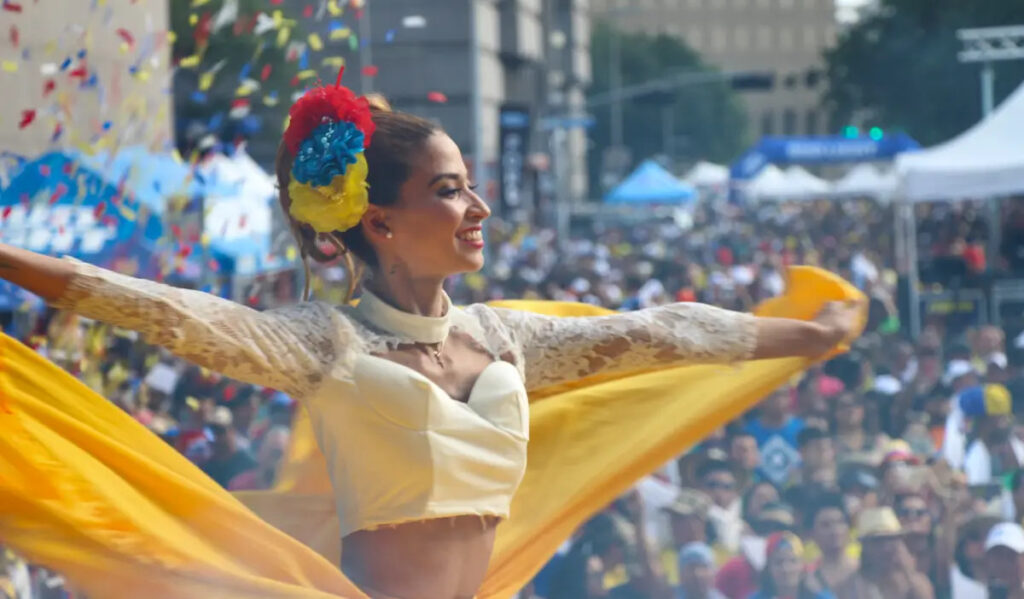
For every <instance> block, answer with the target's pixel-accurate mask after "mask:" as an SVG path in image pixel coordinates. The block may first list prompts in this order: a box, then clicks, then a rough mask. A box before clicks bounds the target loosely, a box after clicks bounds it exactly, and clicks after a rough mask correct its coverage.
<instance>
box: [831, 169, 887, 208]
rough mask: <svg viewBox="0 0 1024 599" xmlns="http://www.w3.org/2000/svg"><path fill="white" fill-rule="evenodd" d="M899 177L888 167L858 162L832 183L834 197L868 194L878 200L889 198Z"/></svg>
mask: <svg viewBox="0 0 1024 599" xmlns="http://www.w3.org/2000/svg"><path fill="white" fill-rule="evenodd" d="M897 185H899V179H898V178H897V176H896V173H895V172H893V171H892V170H890V169H886V170H883V169H880V168H878V167H876V166H875V165H873V164H867V163H863V164H858V165H856V166H854V167H853V168H851V169H850V170H849V171H848V172H847V173H846V174H845V175H843V178H841V179H839V180H838V181H836V182H835V183H833V184H832V196H834V197H859V196H870V197H874V198H878V199H880V200H885V199H889V198H891V197H892V196H893V194H895V193H896V187H897Z"/></svg>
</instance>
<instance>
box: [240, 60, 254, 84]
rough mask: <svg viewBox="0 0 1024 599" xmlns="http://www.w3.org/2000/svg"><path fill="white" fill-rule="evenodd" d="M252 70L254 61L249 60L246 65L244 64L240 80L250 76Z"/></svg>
mask: <svg viewBox="0 0 1024 599" xmlns="http://www.w3.org/2000/svg"><path fill="white" fill-rule="evenodd" d="M251 70H252V63H250V62H247V63H245V64H244V65H242V70H241V71H240V72H239V73H238V80H239V81H245V79H246V78H247V77H248V76H249V71H251Z"/></svg>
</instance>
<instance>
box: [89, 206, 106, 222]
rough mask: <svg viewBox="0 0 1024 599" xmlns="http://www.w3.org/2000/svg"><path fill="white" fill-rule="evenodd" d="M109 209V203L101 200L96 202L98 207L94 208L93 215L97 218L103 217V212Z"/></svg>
mask: <svg viewBox="0 0 1024 599" xmlns="http://www.w3.org/2000/svg"><path fill="white" fill-rule="evenodd" d="M106 211H107V203H106V202H100V203H99V204H96V207H95V208H93V209H92V215H93V217H94V218H95V219H96V220H100V219H101V218H103V213H104V212H106Z"/></svg>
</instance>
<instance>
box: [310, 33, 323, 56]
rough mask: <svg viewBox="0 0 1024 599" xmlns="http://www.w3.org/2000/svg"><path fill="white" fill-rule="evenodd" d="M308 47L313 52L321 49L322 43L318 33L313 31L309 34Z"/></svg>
mask: <svg viewBox="0 0 1024 599" xmlns="http://www.w3.org/2000/svg"><path fill="white" fill-rule="evenodd" d="M309 47H310V48H312V49H313V51H314V52H319V51H320V50H323V48H324V43H323V41H321V40H320V36H319V35H317V34H315V33H310V34H309Z"/></svg>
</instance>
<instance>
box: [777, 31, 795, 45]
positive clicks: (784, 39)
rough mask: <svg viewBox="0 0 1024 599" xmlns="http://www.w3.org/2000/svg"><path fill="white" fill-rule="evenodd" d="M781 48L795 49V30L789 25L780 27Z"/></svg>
mask: <svg viewBox="0 0 1024 599" xmlns="http://www.w3.org/2000/svg"><path fill="white" fill-rule="evenodd" d="M779 49H780V50H792V49H793V30H792V29H790V28H788V27H783V28H782V29H779Z"/></svg>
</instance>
